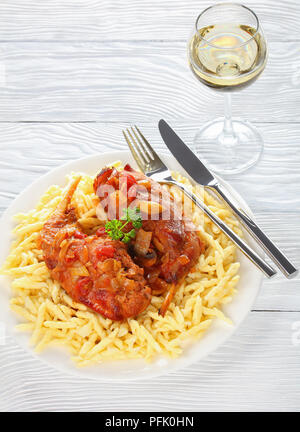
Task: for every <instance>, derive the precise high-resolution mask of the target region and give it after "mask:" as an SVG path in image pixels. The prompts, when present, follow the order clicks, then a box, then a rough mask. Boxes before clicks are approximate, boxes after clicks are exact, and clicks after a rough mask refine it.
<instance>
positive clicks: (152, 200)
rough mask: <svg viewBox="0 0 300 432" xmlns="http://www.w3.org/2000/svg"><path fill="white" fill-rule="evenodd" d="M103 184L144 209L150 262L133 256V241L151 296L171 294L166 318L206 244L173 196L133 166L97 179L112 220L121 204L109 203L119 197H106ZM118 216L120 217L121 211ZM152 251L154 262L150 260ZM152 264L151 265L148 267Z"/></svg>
mask: <svg viewBox="0 0 300 432" xmlns="http://www.w3.org/2000/svg"><path fill="white" fill-rule="evenodd" d="M128 179H129V181H128ZM124 184H125V186H124ZM104 185H110V186H112V187H113V190H115V191H121V192H122V194H123V199H122V202H124V193H125V194H126V196H125V198H126V199H127V200H126V205H128V206H129V205H130V206H138V207H139V208H140V210H141V213H142V216H143V224H142V229H143V230H144V231H149V232H151V233H152V237H151V238H152V240H151V244H150V248H149V251H150V250H151V255H150V254H149V260H147V255H145V256H144V257H140V256H137V255H135V254H134V251H135V250H136V248H135V247H134V242H135V241H136V239H133V240H132V243H131V250H132V251H133V254H132V255H133V259H134V261H135V262H136V263H137V264H138V265H140V266H143V267H144V270H145V277H146V279H147V281H148V283H149V285H150V286H151V288H152V293H153V294H156V295H159V294H163V293H165V292H166V291H168V295H167V296H166V298H165V302H164V304H163V306H162V308H161V313H162V314H163V315H164V314H165V312H166V310H167V308H168V306H169V304H170V302H171V301H172V298H173V296H174V294H175V292H176V285H178V283H179V282H180V281H181V280H182V279H183V278H184V277H185V276H186V275H187V274H188V273H189V272H190V270H191V269H192V267H193V266H194V265H195V264H196V262H197V261H198V259H199V256H200V254H201V253H202V252H203V251H204V248H205V245H204V243H203V242H202V241H201V240H200V237H199V234H198V233H197V232H196V229H195V227H194V226H193V224H192V222H191V221H190V220H187V219H185V218H183V217H182V213H181V208H180V207H179V206H178V205H177V204H176V202H175V201H174V199H173V197H172V195H171V194H170V193H169V192H168V191H166V190H165V189H164V188H162V186H161V185H160V184H158V183H157V182H155V181H153V180H152V179H150V178H148V177H146V176H145V175H144V174H142V173H140V172H137V171H134V170H133V169H132V168H131V167H130V165H128V164H127V165H126V166H125V168H124V171H118V170H116V169H115V168H114V169H112V168H105V169H103V170H102V171H101V173H100V174H99V175H98V176H97V177H96V179H95V182H94V189H95V193H96V194H98V196H99V198H100V202H102V203H104V202H105V204H104V208H105V210H106V211H107V214H108V217H109V218H110V209H109V206H110V205H115V206H118V205H119V202H118V203H110V201H109V198H110V197H111V198H115V196H116V195H114V193H113V194H112V195H111V196H110V197H109V196H108V197H107V196H106V197H105V198H103V194H102V193H101V186H104ZM107 198H108V199H107ZM165 210H166V211H165ZM116 214H117V215H120V214H121V211H120V209H119V210H117V212H116ZM137 238H138V236H137ZM153 252H154V253H155V259H152V260H151V261H150V257H152V256H153ZM150 263H152V265H149V264H150Z"/></svg>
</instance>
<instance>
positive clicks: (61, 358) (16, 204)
mask: <svg viewBox="0 0 300 432" xmlns="http://www.w3.org/2000/svg"><path fill="white" fill-rule="evenodd" d="M162 158H163V159H164V160H165V161H168V165H169V167H170V168H171V169H172V170H176V171H179V172H181V173H182V174H184V175H186V173H185V172H184V170H183V169H182V168H181V167H180V166H179V164H178V163H177V162H176V161H175V159H174V158H173V157H171V156H164V155H163V156H162ZM116 160H121V161H122V162H123V163H126V162H129V163H130V164H132V166H136V164H135V163H134V161H133V159H132V156H131V154H130V153H129V151H123V152H110V153H104V154H102V155H93V156H89V157H86V158H83V159H79V160H76V161H73V162H70V163H68V164H66V165H64V166H61V167H59V168H56V169H54V170H52V171H51V172H49V173H48V174H46V175H44V176H42V177H41V178H39V179H38V180H36V181H35V182H34V183H32V184H31V185H30V186H29V187H28V188H26V189H25V190H24V191H23V192H22V193H21V194H20V195H19V196H18V197H17V198H16V199H15V200H14V201H13V203H12V204H11V205H10V207H9V208H8V209H7V210H6V211H5V212H4V214H3V216H2V218H1V219H0V232H1V237H2V239H1V243H0V263H1V264H2V263H3V261H4V260H5V258H6V256H7V255H8V253H9V248H10V243H11V240H12V236H11V230H12V228H13V227H14V223H13V220H12V217H13V215H14V214H16V213H19V212H27V211H28V210H30V209H32V208H33V207H34V206H35V205H36V203H37V201H38V200H39V198H40V196H41V195H42V194H43V193H44V192H45V191H46V189H47V188H48V187H49V186H50V185H53V184H58V185H60V186H65V184H66V179H65V175H66V174H69V173H70V172H71V171H81V172H85V173H87V174H91V175H94V174H96V173H97V172H98V171H99V170H100V169H101V168H102V167H103V166H105V165H107V164H110V163H112V162H113V161H116ZM223 183H224V184H225V186H226V183H225V182H223ZM227 187H228V185H227ZM230 191H231V193H232V194H233V195H234V197H235V199H236V200H237V201H238V202H239V203H240V204H241V206H242V207H243V208H244V209H245V210H247V211H248V212H249V213H250V214H251V212H250V210H249V208H248V207H247V205H246V204H245V202H244V201H243V200H242V199H241V197H240V196H239V195H238V194H237V193H236V192H234V191H233V190H232V188H230ZM245 237H246V240H247V241H248V243H249V244H250V245H251V246H252V247H253V249H255V250H257V249H256V247H255V243H254V242H253V241H252V239H250V238H249V236H248V235H247V234H246V233H245ZM257 252H259V251H258V250H257ZM238 259H239V261H240V262H241V268H240V275H241V279H240V282H239V284H238V293H237V295H236V296H235V297H234V298H233V301H232V302H231V303H230V304H228V305H226V306H224V308H223V310H224V312H225V314H226V315H227V316H229V317H230V318H231V319H232V321H233V323H234V325H233V326H229V325H228V324H226V323H224V322H223V321H220V320H217V319H216V320H214V321H213V324H212V325H211V327H210V328H209V329H208V330H207V331H206V333H205V335H204V336H203V337H202V339H200V340H199V341H195V342H193V343H191V344H188V345H187V346H186V347H185V348H184V352H183V354H182V355H181V356H180V357H179V358H178V359H175V360H174V359H168V358H165V357H158V358H157V359H155V360H154V361H153V362H152V363H150V364H147V363H145V362H144V361H143V360H128V361H118V362H111V363H108V362H107V363H102V364H99V365H95V366H91V367H86V368H80V369H79V368H77V367H76V366H75V365H74V364H73V362H72V361H71V360H70V355H69V353H68V352H67V350H65V349H62V348H56V347H55V348H48V349H46V351H45V352H43V353H41V354H39V355H36V354H35V353H34V351H33V349H32V348H31V347H29V345H28V342H29V335H28V334H27V333H26V334H25V333H18V332H16V331H15V330H14V327H15V325H16V324H18V323H19V322H20V321H19V319H18V317H17V316H16V315H15V314H14V313H13V312H12V311H11V310H10V309H9V300H10V297H11V291H10V283H9V280H8V279H7V278H4V277H1V280H0V282H1V286H0V316H1V321H3V322H4V323H5V327H6V330H7V333H9V334H11V335H13V337H14V338H15V340H16V341H17V342H18V343H19V344H20V345H21V346H23V347H24V348H25V349H26V350H29V351H30V352H31V353H32V355H34V356H35V357H36V358H39V359H41V360H43V361H45V362H46V363H48V365H50V366H52V367H55V368H57V369H59V370H61V371H63V372H64V373H72V374H76V375H78V376H81V377H85V378H91V379H96V380H103V381H124V380H137V379H144V378H151V377H156V376H159V375H162V374H166V373H169V372H171V371H175V370H176V369H180V368H183V367H187V366H189V365H190V364H191V363H194V362H196V361H198V360H200V359H202V358H203V357H205V356H206V355H207V354H209V353H211V352H212V351H214V350H215V349H217V348H218V347H219V346H220V345H221V344H222V343H224V342H225V340H227V339H228V337H229V336H231V335H232V333H233V332H234V331H235V330H236V329H237V328H238V326H239V325H240V324H241V322H242V321H243V319H244V318H245V317H246V315H247V314H248V312H249V311H250V310H251V307H252V305H253V303H254V301H255V298H256V296H257V294H258V291H259V288H260V285H261V281H262V274H261V273H260V271H259V270H258V269H256V267H255V266H254V265H253V264H252V263H251V262H250V261H249V260H248V259H247V258H246V257H245V256H244V255H243V254H242V253H240V252H239V255H238Z"/></svg>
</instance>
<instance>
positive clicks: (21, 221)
mask: <svg viewBox="0 0 300 432" xmlns="http://www.w3.org/2000/svg"><path fill="white" fill-rule="evenodd" d="M115 166H118V167H120V163H118V162H117V163H116V164H115ZM77 175H78V173H72V174H71V175H70V176H68V180H70V179H71V178H74V177H75V176H77ZM81 175H82V180H81V182H80V183H79V185H78V188H77V190H76V192H75V195H74V197H73V204H74V206H75V208H76V210H77V213H78V215H79V223H80V224H81V226H82V227H83V228H84V229H85V230H88V231H90V232H93V230H95V229H96V228H97V226H99V219H98V218H97V215H96V205H97V203H98V198H97V197H96V196H95V195H94V192H93V177H92V176H89V175H86V174H81ZM174 177H175V178H176V179H177V180H178V181H180V182H181V183H184V184H185V185H187V186H188V187H189V188H190V189H191V190H192V191H193V192H194V193H196V194H197V195H198V196H199V197H200V198H201V197H202V199H204V200H205V202H206V204H207V205H208V206H209V207H210V208H211V209H212V210H213V211H214V212H215V213H216V214H217V215H218V216H219V217H220V218H221V219H223V220H225V221H226V223H227V224H228V225H229V226H230V227H231V228H232V229H234V230H235V231H236V232H237V233H238V234H239V235H241V230H240V228H239V225H238V223H237V221H236V220H235V219H234V218H233V216H232V214H231V212H230V211H229V210H228V209H227V208H226V207H224V206H223V205H222V204H221V203H220V202H219V201H217V200H216V199H214V198H213V197H212V196H211V195H209V194H207V193H205V192H203V191H202V190H198V189H199V188H196V187H194V186H192V185H191V184H190V182H189V180H187V179H186V178H184V177H182V176H181V175H179V174H176V173H174ZM166 187H167V186H166ZM63 192H64V189H63V188H60V187H59V186H55V185H53V186H51V187H50V188H49V189H48V191H47V192H46V193H45V194H44V195H43V196H42V197H41V199H40V201H39V203H38V204H37V206H36V208H35V209H33V210H31V211H29V212H28V213H26V214H18V215H16V216H15V219H16V222H17V225H16V227H15V229H14V236H15V240H14V241H13V244H12V247H11V251H10V254H9V256H8V257H7V259H6V262H5V263H4V265H3V267H2V269H1V274H4V275H7V276H9V277H10V278H11V279H12V283H11V287H12V292H13V297H12V299H11V309H12V310H13V311H14V312H15V313H17V314H18V315H19V316H20V318H21V319H22V322H20V324H18V325H17V329H18V330H19V331H26V332H30V333H31V338H30V343H31V344H32V345H34V346H35V350H36V351H37V352H41V351H42V350H43V349H45V348H46V347H47V346H49V345H56V344H61V345H64V346H67V347H68V348H69V350H70V352H71V356H72V359H73V360H74V361H75V362H76V364H77V365H78V366H87V365H90V364H93V363H99V362H102V361H106V360H109V361H111V360H121V359H131V358H143V359H145V360H146V361H151V360H152V359H153V358H154V357H155V356H156V355H158V354H161V355H167V356H169V357H172V358H175V357H177V356H179V355H180V354H181V352H182V350H183V347H182V345H183V341H184V340H191V339H199V338H200V337H201V336H202V335H203V333H204V332H205V331H206V329H207V328H208V327H209V326H210V324H211V322H212V320H213V319H216V318H220V319H224V320H226V321H227V322H229V323H230V320H229V319H228V318H227V317H225V316H224V314H223V312H222V310H221V308H222V305H223V304H226V303H228V302H230V301H231V300H232V297H233V296H234V294H235V292H236V286H237V283H238V281H239V275H238V270H239V262H238V261H237V258H236V247H235V245H234V244H233V243H231V242H230V240H229V239H228V238H227V237H226V236H225V235H224V234H223V233H222V232H221V231H220V230H219V229H218V228H217V227H216V226H215V225H214V224H213V223H212V222H211V221H210V220H209V219H208V218H207V217H206V216H204V215H203V214H202V213H201V212H200V211H199V210H198V209H195V208H193V213H192V215H193V222H194V223H195V225H196V226H197V227H198V229H199V231H200V235H201V237H202V238H203V240H204V241H205V242H206V244H207V245H208V246H207V248H206V251H205V253H204V254H202V255H201V257H200V259H199V261H198V263H197V265H196V266H195V268H194V269H193V271H192V272H191V273H190V274H189V275H188V276H187V277H186V278H185V280H184V281H183V283H181V285H180V286H179V287H178V289H177V292H176V295H175V298H174V301H173V302H172V303H171V305H170V307H169V310H168V311H167V313H166V315H165V316H164V317H162V316H161V315H159V314H158V310H159V307H160V305H161V304H162V302H163V296H160V297H156V296H153V297H152V301H151V304H150V305H149V307H148V308H147V309H146V310H145V311H144V312H143V313H142V314H140V315H139V316H138V317H137V318H136V319H128V320H126V321H123V322H117V321H112V320H109V319H106V318H104V317H102V316H101V315H100V314H97V313H95V312H93V311H92V310H90V309H88V308H87V307H86V306H84V305H83V304H80V303H76V302H74V301H73V300H72V298H71V297H69V296H68V294H67V293H66V292H65V291H64V290H63V289H62V288H61V287H60V285H59V283H58V282H57V281H54V280H53V279H52V278H51V276H50V273H49V270H48V268H47V267H46V265H45V263H44V261H43V255H42V252H41V250H39V249H38V248H37V244H36V242H37V238H38V235H39V232H40V230H41V228H42V226H43V224H44V223H45V221H46V220H47V219H48V218H49V216H50V214H51V213H52V212H53V210H54V209H55V207H56V206H57V204H58V203H59V201H60V199H61V197H62V194H63ZM171 192H172V194H173V195H174V197H175V198H176V199H177V200H181V199H182V196H181V192H180V191H179V190H178V189H176V188H171Z"/></svg>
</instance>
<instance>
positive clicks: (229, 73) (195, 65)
mask: <svg viewBox="0 0 300 432" xmlns="http://www.w3.org/2000/svg"><path fill="white" fill-rule="evenodd" d="M188 51H189V52H188V55H189V63H190V67H191V69H192V71H193V73H194V74H195V75H196V77H197V78H198V79H199V80H200V81H201V82H203V83H204V84H206V85H207V86H210V87H213V88H215V89H220V90H229V91H232V90H235V89H240V88H241V87H244V86H246V85H249V84H250V83H251V82H253V81H254V80H255V79H256V78H257V77H258V76H259V75H260V74H261V72H262V71H263V70H264V68H265V64H266V58H267V47H266V42H265V39H264V37H263V35H262V34H261V33H259V32H256V30H255V29H254V28H252V27H249V26H246V25H236V24H229V23H227V24H216V25H211V26H208V27H204V28H202V29H200V30H198V32H197V33H195V34H194V36H193V37H192V38H191V40H190V42H189V44H188Z"/></svg>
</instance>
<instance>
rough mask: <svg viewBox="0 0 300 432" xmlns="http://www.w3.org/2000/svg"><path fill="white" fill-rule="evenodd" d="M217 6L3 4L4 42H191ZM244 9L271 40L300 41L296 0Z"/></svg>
mask: <svg viewBox="0 0 300 432" xmlns="http://www.w3.org/2000/svg"><path fill="white" fill-rule="evenodd" d="M215 3H219V0H189V1H184V2H183V1H181V0H163V1H161V0H143V1H139V0H131V1H130V2H128V1H125V0H101V1H95V0H76V1H73V0H48V1H47V2H42V1H40V0H26V2H25V1H24V0H2V1H1V4H0V40H103V39H104V40H124V39H131V40H137V39H150V40H153V39H168V40H170V39H172V40H174V39H186V37H187V36H188V34H189V31H190V28H191V27H192V25H193V23H194V21H195V19H196V17H197V15H198V14H199V13H200V12H201V11H202V10H203V9H205V8H206V7H207V6H210V5H212V4H215ZM243 4H245V5H248V6H249V7H250V8H252V9H253V10H254V11H255V12H256V13H257V14H258V16H259V18H260V20H261V22H262V24H263V26H264V28H265V30H266V34H267V37H268V38H269V40H281V38H282V37H285V39H289V40H291V39H298V40H299V13H300V5H299V2H298V1H297V0H285V1H277V0H264V1H263V2H262V1H260V0H243ZM283 35H284V36H283Z"/></svg>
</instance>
